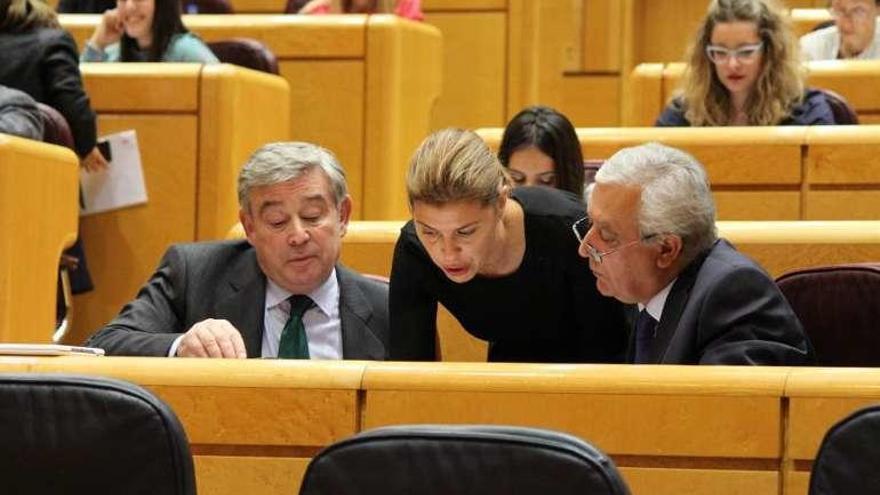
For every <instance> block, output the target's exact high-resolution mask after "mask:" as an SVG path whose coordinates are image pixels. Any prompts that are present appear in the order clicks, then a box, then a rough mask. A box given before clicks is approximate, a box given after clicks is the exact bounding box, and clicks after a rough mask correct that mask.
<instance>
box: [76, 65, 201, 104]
mask: <svg viewBox="0 0 880 495" xmlns="http://www.w3.org/2000/svg"><path fill="white" fill-rule="evenodd" d="M201 69H202V66H201V64H148V63H144V64H104V63H90V64H88V63H87V64H82V65H81V66H80V70H81V71H82V75H83V84H84V85H85V89H86V92H87V93H88V94H89V98H90V99H91V103H92V108H93V109H94V110H95V111H96V112H99V113H112V112H125V111H128V110H131V109H133V108H136V109H137V110H138V111H139V112H160V113H183V112H189V113H195V112H196V111H197V110H198V107H199V72H200V71H201Z"/></svg>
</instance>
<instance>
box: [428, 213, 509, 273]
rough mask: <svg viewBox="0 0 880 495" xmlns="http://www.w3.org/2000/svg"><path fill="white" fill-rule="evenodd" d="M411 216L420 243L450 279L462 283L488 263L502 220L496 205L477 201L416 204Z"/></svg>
mask: <svg viewBox="0 0 880 495" xmlns="http://www.w3.org/2000/svg"><path fill="white" fill-rule="evenodd" d="M412 216H413V223H415V227H416V235H417V236H418V238H419V241H421V243H422V246H424V248H425V250H426V251H428V254H429V255H430V256H431V261H433V262H434V264H435V265H437V267H438V268H440V269H441V270H443V274H444V275H446V277H447V278H449V280H452V281H453V282H456V283H459V284H461V283H465V282H467V281H469V280H471V279H472V278H474V277H475V276H476V275H477V274H479V273H480V271H481V269H482V268H483V267H484V266H485V264H486V262H487V261H489V260H490V257H491V255H492V253H493V251H494V247H495V244H496V242H495V241H496V238H497V237H496V234H497V231H498V223H499V222H500V221H501V213H500V208H499V207H498V206H496V205H489V206H484V205H483V204H482V203H480V202H479V201H451V202H448V203H443V204H431V203H424V202H421V201H417V202H415V204H413V208H412Z"/></svg>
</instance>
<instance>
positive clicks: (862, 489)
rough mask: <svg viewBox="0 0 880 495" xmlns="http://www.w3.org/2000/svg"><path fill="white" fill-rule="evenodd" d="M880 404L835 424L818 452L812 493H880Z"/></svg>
mask: <svg viewBox="0 0 880 495" xmlns="http://www.w3.org/2000/svg"><path fill="white" fill-rule="evenodd" d="M878 466H880V406H872V407H868V408H866V409H862V410H860V411H856V412H855V413H853V414H852V415H850V416H849V417H847V418H845V419H843V420H842V421H840V422H839V423H837V424H836V425H834V426H832V427H831V429H830V430H828V433H826V434H825V438H824V439H822V444H821V445H820V446H819V452H818V453H817V454H816V460H815V461H814V462H813V470H812V472H811V473H810V491H809V495H876V494H878V493H880V468H878Z"/></svg>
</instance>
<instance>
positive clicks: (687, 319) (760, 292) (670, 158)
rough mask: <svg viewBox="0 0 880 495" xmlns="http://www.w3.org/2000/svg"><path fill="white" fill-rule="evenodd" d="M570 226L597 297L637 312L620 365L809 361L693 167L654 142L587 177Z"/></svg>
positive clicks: (797, 330)
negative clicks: (583, 199) (718, 223)
mask: <svg viewBox="0 0 880 495" xmlns="http://www.w3.org/2000/svg"><path fill="white" fill-rule="evenodd" d="M587 213H588V218H586V219H583V221H579V223H576V224H575V226H574V227H575V229H574V230H575V233H576V235H577V236H578V238H579V239H580V240H581V245H580V254H581V256H583V257H585V258H588V259H589V261H590V269H591V270H592V271H593V273H594V274H595V275H596V285H597V287H598V289H599V292H601V293H602V294H604V295H606V296H612V297H615V298H617V299H619V300H621V301H623V302H625V303H630V304H638V309H639V315H638V317H637V319H636V320H637V323H636V329H635V332H633V336H632V338H631V339H630V346H629V353H628V355H629V361H630V362H633V363H651V364H659V363H663V364H754V365H795V364H805V363H808V362H809V361H810V360H811V357H812V350H811V347H810V344H809V341H808V340H807V338H806V336H805V334H804V331H803V329H802V327H801V324H800V322H799V321H798V319H797V317H796V316H795V314H794V312H793V311H792V309H791V307H790V306H789V305H788V302H787V301H786V300H785V298H784V297H783V296H782V294H781V293H780V291H779V289H778V288H777V287H776V284H775V283H774V282H773V280H772V279H771V278H770V277H769V276H768V275H767V274H766V273H765V272H764V271H763V270H762V269H761V268H760V267H759V266H758V265H757V264H756V263H755V262H753V261H752V260H750V259H749V258H747V257H745V256H743V255H742V254H740V253H738V252H737V251H736V250H735V249H734V248H733V246H732V245H731V244H730V243H728V242H727V241H725V240H723V239H718V237H717V233H716V230H715V204H714V202H713V200H712V193H711V191H710V189H709V182H708V179H707V177H706V172H705V171H704V170H703V167H702V166H701V165H700V164H699V163H698V162H697V161H696V160H695V159H694V158H693V157H692V156H690V155H688V154H686V153H683V152H681V151H679V150H676V149H673V148H669V147H667V146H663V145H660V144H656V143H651V144H647V145H643V146H637V147H634V148H627V149H624V150H621V151H619V152H618V153H616V154H615V155H614V156H612V157H611V158H610V159H609V160H608V161H607V162H606V163H605V164H604V165H603V166H602V167H601V168H600V169H599V172H598V173H597V174H596V182H595V185H594V186H593V189H592V190H591V193H590V201H589V207H588V208H587Z"/></svg>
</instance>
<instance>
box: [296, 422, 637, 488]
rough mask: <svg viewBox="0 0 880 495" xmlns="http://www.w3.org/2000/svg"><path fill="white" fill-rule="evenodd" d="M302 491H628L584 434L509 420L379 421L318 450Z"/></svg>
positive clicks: (611, 466) (610, 463)
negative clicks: (505, 423)
mask: <svg viewBox="0 0 880 495" xmlns="http://www.w3.org/2000/svg"><path fill="white" fill-rule="evenodd" d="M299 493H300V495H319V494H322V495H327V494H335V495H348V494H364V493H382V494H385V495H404V494H412V493H418V494H419V495H448V494H450V493H455V494H457V495H477V494H479V495H495V494H510V493H522V494H530V493H534V494H544V493H553V494H555V495H568V494H572V495H574V494H585V493H589V494H592V495H605V494H620V495H623V494H627V493H629V492H628V490H627V488H626V485H625V484H624V482H623V480H622V479H621V477H620V474H619V473H618V472H617V468H616V467H615V466H614V463H612V462H611V460H610V459H609V458H608V457H607V456H605V454H603V453H602V452H600V451H599V450H598V449H596V448H594V447H592V446H591V445H589V444H587V443H586V442H584V441H583V440H580V439H578V438H575V437H572V436H570V435H566V434H563V433H558V432H554V431H549V430H539V429H533V428H522V427H503V426H449V425H412V426H395V427H387V428H379V429H376V430H371V431H367V432H364V433H361V434H358V435H355V436H354V437H351V438H349V439H347V440H343V441H341V442H338V443H336V444H334V445H331V446H330V447H328V448H326V449H325V450H323V451H322V452H321V453H319V454H318V455H317V456H316V457H315V458H314V459H312V461H311V463H309V467H308V469H307V470H306V474H305V477H304V478H303V482H302V486H301V488H300V492H299Z"/></svg>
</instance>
